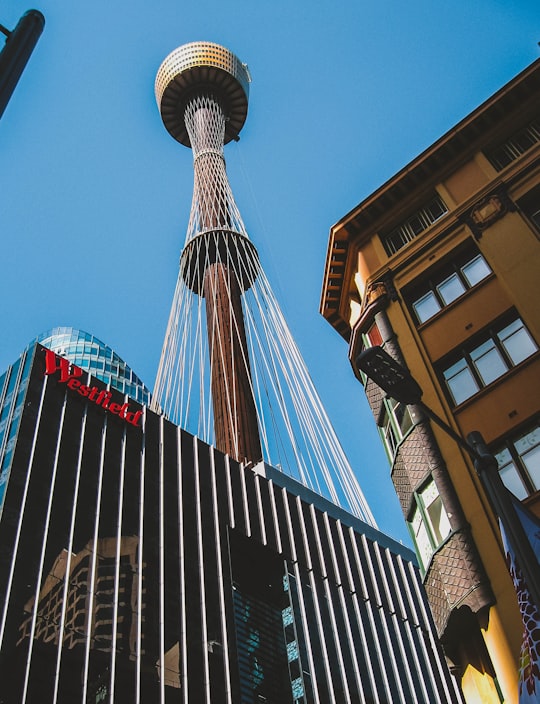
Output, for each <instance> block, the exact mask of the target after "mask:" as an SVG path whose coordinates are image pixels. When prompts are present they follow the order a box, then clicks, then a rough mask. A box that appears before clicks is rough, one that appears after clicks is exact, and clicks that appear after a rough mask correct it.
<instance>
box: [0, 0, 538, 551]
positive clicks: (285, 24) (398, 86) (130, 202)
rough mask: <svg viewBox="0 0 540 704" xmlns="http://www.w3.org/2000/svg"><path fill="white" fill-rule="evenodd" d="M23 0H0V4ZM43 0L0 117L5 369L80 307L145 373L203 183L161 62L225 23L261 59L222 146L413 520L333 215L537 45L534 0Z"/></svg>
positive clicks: (282, 282)
mask: <svg viewBox="0 0 540 704" xmlns="http://www.w3.org/2000/svg"><path fill="white" fill-rule="evenodd" d="M29 7H31V5H28V4H27V3H26V2H19V1H18V0H4V2H3V3H2V4H1V5H0V23H2V24H3V25H5V26H7V27H8V28H13V27H14V26H15V24H16V23H17V21H18V18H19V17H20V16H21V15H22V14H23V12H24V11H26V10H27V9H29ZM35 7H36V8H37V9H39V10H41V11H42V12H43V14H44V15H45V17H46V26H45V31H44V33H43V35H42V37H41V39H40V41H39V44H38V46H37V48H36V50H35V52H34V54H33V56H32V58H31V60H30V63H29V65H28V67H27V69H26V71H25V73H24V75H23V77H22V79H21V82H20V83H19V86H18V87H17V89H16V91H15V93H14V95H13V97H12V99H11V102H10V104H9V105H8V108H7V110H6V112H5V113H4V116H3V118H2V119H1V120H0V159H1V165H2V168H1V170H0V213H1V232H2V235H1V237H2V244H1V248H0V272H1V275H0V331H1V333H0V335H1V336H0V369H3V368H5V367H6V366H7V365H8V364H9V363H10V362H11V361H13V360H14V359H15V358H16V357H17V356H18V354H19V353H20V351H21V350H22V349H23V348H24V347H25V345H26V344H27V343H28V341H29V340H31V339H32V338H33V337H34V336H35V335H36V334H37V333H39V332H42V331H44V330H47V329H48V328H50V327H53V326H56V325H72V326H74V327H79V328H81V329H83V330H87V331H89V332H92V333H94V334H95V335H97V336H98V337H100V338H101V339H102V340H103V341H104V342H106V343H107V344H108V345H110V346H112V347H113V348H114V349H116V351H117V352H118V353H119V354H120V355H121V356H122V357H123V358H124V359H125V360H126V361H127V362H128V364H130V365H131V366H132V367H133V368H134V369H135V370H136V372H137V373H138V374H139V375H140V376H141V377H142V378H143V379H144V380H145V381H146V383H147V384H148V385H149V386H153V383H154V377H155V373H156V369H157V364H158V360H159V354H160V350H161V344H162V341H163V336H164V332H165V327H166V323H167V316H168V313H169V306H170V303H171V300H172V295H173V291H174V285H175V281H176V275H177V270H178V259H179V255H180V251H181V247H182V244H183V241H184V237H185V232H186V228H187V221H188V215H189V209H190V204H191V193H192V161H191V153H190V152H189V150H187V149H186V148H184V147H182V146H180V145H179V144H177V143H176V142H174V140H172V139H171V137H170V136H169V135H168V134H167V132H166V131H165V129H164V128H163V126H162V124H161V120H160V117H159V113H158V111H157V108H156V104H155V99H154V95H153V85H154V79H155V74H156V71H157V68H158V67H159V65H160V63H161V61H162V60H163V59H164V58H165V56H166V55H167V54H168V53H169V52H170V51H172V50H173V49H174V48H176V47H177V46H179V45H180V44H183V43H186V42H190V41H196V40H208V41H215V42H218V43H220V44H224V45H225V46H227V47H228V48H230V49H231V50H232V51H233V52H234V53H236V54H237V55H238V56H239V57H240V58H241V60H242V61H245V62H247V63H248V65H249V68H250V72H251V74H252V77H253V83H252V86H251V94H250V106H249V114H248V119H247V122H246V125H245V126H244V129H243V131H242V133H241V140H240V142H239V144H231V145H229V146H228V147H227V148H226V150H225V156H226V159H227V168H228V172H229V178H230V181H231V184H232V188H233V191H234V194H235V198H236V201H237V203H238V205H239V208H240V211H241V213H242V216H243V219H244V222H245V224H246V227H247V229H248V231H249V233H250V236H251V238H252V239H253V241H254V242H255V244H256V246H257V248H258V249H259V252H260V255H261V258H262V261H263V263H264V266H265V269H266V272H267V275H268V278H269V279H270V281H271V282H272V285H273V288H274V291H275V292H276V294H277V297H278V299H279V300H280V303H281V306H282V308H283V310H284V312H285V315H286V317H287V319H288V321H289V325H290V327H291V329H292V332H293V334H294V336H295V337H296V340H297V342H298V344H299V346H300V349H301V351H302V353H303V355H304V358H305V359H306V362H307V364H308V367H309V369H310V371H311V374H312V376H313V378H314V381H315V383H316V385H317V387H318V389H319V392H320V394H321V396H322V398H323V401H324V402H325V405H326V407H327V410H328V412H329V414H330V417H331V418H332V420H333V421H334V425H335V427H336V430H337V431H338V434H339V436H340V438H341V440H342V443H343V445H344V447H345V450H346V452H347V454H348V455H349V458H350V460H351V463H352V465H353V467H354V468H355V470H356V471H357V474H358V476H359V479H360V483H361V485H362V487H363V489H364V493H365V494H366V497H367V499H368V501H369V503H370V505H371V508H372V510H373V512H374V514H375V518H376V520H377V521H378V523H379V526H380V527H381V528H382V529H383V530H385V531H386V532H388V533H390V534H391V535H392V536H394V537H396V538H398V539H402V540H404V541H407V540H408V538H407V534H406V529H405V526H404V523H403V519H402V517H401V511H400V509H399V506H398V502H397V499H396V498H395V495H394V491H393V488H392V485H391V483H390V479H389V470H388V466H387V464H386V459H385V457H384V454H383V451H382V448H381V447H380V444H379V440H378V437H377V434H376V431H375V427H374V424H373V421H372V418H371V415H370V411H369V409H368V407H367V403H366V401H365V400H364V397H363V392H362V390H361V388H360V387H359V386H358V384H357V383H356V382H355V381H354V378H353V376H352V372H351V371H350V369H349V367H348V362H347V345H346V343H345V342H344V341H343V340H342V339H341V338H340V337H339V336H338V335H337V333H335V332H334V331H333V330H332V329H331V328H330V326H329V325H328V324H327V323H326V322H325V321H324V320H323V319H322V317H321V316H320V315H319V313H318V307H319V297H320V291H321V283H322V274H323V267H324V259H325V254H326V246H327V241H328V232H329V228H330V226H331V225H332V224H333V223H334V222H336V221H337V220H338V219H339V218H340V217H342V216H343V215H344V214H345V213H346V212H348V211H349V210H350V209H351V208H353V207H354V206H355V205H356V204H357V203H358V202H359V201H361V200H362V199H363V198H365V197H366V196H367V195H369V194H370V193H371V192H372V191H373V190H375V189H376V188H377V187H378V186H379V185H381V184H382V183H383V182H384V181H386V180H387V179H388V178H390V177H391V176H392V175H393V174H394V173H395V172H396V171H398V170H399V169H400V168H401V167H403V166H404V165H405V164H407V163H408V162H409V161H410V160H411V159H413V158H414V157H415V156H416V155H417V154H419V153H420V152H421V151H422V150H423V149H425V148H426V147H427V146H429V145H430V144H431V143H432V142H433V141H434V140H435V139H437V138H438V137H440V136H441V135H442V134H444V133H445V132H446V131H447V130H449V129H450V128H451V127H452V126H453V125H454V124H455V123H456V122H457V121H459V120H460V119H461V118H463V117H464V116H465V115H467V114H468V113H469V112H470V111H471V110H473V109H474V108H475V107H477V106H478V105H479V104H480V103H481V102H482V101H484V100H485V99H487V98H488V97H489V96H490V95H491V94H492V93H493V92H494V91H495V90H497V89H498V88H500V87H501V86H502V85H504V84H505V83H506V82H507V81H509V80H510V79H511V78H513V76H515V75H516V74H517V73H518V72H519V71H520V70H522V69H523V68H525V67H526V66H527V65H529V64H530V63H531V62H532V61H534V60H535V59H536V58H537V57H538V55H539V51H538V45H537V42H538V40H539V39H540V32H539V26H540V22H539V20H540V4H539V3H538V1H537V0H535V1H532V0H530V1H529V0H515V1H514V2H510V0H474V2H472V1H471V0H468V1H465V0H454V1H453V2H448V1H446V2H443V1H442V0H410V1H409V2H407V3H405V2H402V1H399V0H380V2H378V3H374V2H365V1H364V0H356V1H353V0H333V1H332V2H330V0H319V2H317V3H307V2H295V1H294V0H288V1H285V0H274V2H268V1H266V0H251V2H247V0H235V1H227V0H221V2H219V1H217V0H198V1H197V2H191V3H186V2H179V0H154V2H152V3H151V2H143V0H131V1H130V2H127V0H123V1H122V0H93V2H92V3H82V2H76V1H72V2H59V0H41V2H39V3H37V4H36V5H35ZM1 42H2V40H1V38H0V43H1Z"/></svg>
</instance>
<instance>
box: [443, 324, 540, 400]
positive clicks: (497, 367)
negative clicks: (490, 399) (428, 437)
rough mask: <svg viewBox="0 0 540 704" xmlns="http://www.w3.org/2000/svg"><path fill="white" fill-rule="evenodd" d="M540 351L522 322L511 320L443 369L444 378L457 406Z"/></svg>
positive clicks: (489, 333)
mask: <svg viewBox="0 0 540 704" xmlns="http://www.w3.org/2000/svg"><path fill="white" fill-rule="evenodd" d="M537 350H538V346H537V344H536V342H535V341H534V340H533V338H532V337H531V334H530V333H529V331H528V330H527V328H526V327H525V325H524V324H523V321H522V320H521V318H514V319H513V320H511V321H510V322H508V319H506V321H505V322H504V323H502V324H501V325H500V327H494V328H493V329H491V330H489V332H488V333H487V334H486V337H485V339H484V340H483V341H481V342H480V344H478V343H476V344H475V345H474V346H471V347H470V348H468V349H464V350H461V354H460V355H459V357H457V358H454V360H453V361H452V363H451V364H449V365H448V366H445V367H444V368H443V369H442V376H443V378H444V381H445V383H446V386H447V388H448V390H449V392H450V395H451V397H452V399H453V401H454V403H455V404H456V405H459V404H460V403H462V402H463V401H466V400H467V399H468V398H470V397H471V396H474V394H476V393H477V392H478V391H479V390H480V389H482V388H484V387H485V386H488V385H489V384H491V383H492V382H493V381H495V380H496V379H498V378H499V377H501V376H502V375H503V374H505V373H506V372H507V371H508V370H509V369H511V368H512V367H515V366H516V365H518V364H519V363H520V362H523V361H524V360H525V359H527V358H528V357H530V356H531V355H532V354H534V353H535V352H536V351H537Z"/></svg>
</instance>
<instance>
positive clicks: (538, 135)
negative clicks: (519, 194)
mask: <svg viewBox="0 0 540 704" xmlns="http://www.w3.org/2000/svg"><path fill="white" fill-rule="evenodd" d="M537 142H540V120H533V121H532V122H531V123H530V124H528V125H526V126H525V127H522V128H521V129H520V130H518V131H517V132H514V134H512V135H511V136H510V137H508V138H507V139H506V140H505V141H504V142H502V143H500V144H497V145H495V146H494V147H491V148H489V149H486V151H485V155H486V156H487V158H488V160H489V161H490V163H491V165H492V166H493V168H494V169H495V170H496V171H502V169H504V167H505V166H508V164H511V163H512V162H513V161H515V159H517V158H518V157H520V156H521V155H522V154H525V152H526V151H528V150H529V149H530V148H531V147H533V146H534V145H535V144H536V143H537Z"/></svg>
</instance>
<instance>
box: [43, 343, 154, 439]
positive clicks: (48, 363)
mask: <svg viewBox="0 0 540 704" xmlns="http://www.w3.org/2000/svg"><path fill="white" fill-rule="evenodd" d="M56 372H60V375H59V377H58V383H59V384H66V386H67V387H68V388H69V389H71V390H72V391H76V392H77V393H78V394H79V395H80V396H83V397H84V398H86V399H88V401H91V402H92V403H94V404H95V405H96V406H101V408H103V409H105V410H106V411H108V412H109V413H112V414H113V416H118V417H119V418H122V420H124V421H125V422H126V423H129V424H130V425H135V426H137V427H140V424H141V417H142V414H143V412H142V411H130V410H129V404H127V403H111V399H112V391H107V390H104V389H101V390H100V389H98V388H97V386H85V385H84V384H83V383H81V378H80V377H82V376H83V374H84V372H83V370H82V369H81V368H80V367H77V366H76V365H75V364H71V362H70V361H69V360H67V359H65V358H64V357H59V356H58V355H57V354H55V353H54V352H53V351H52V350H47V349H46V350H45V376H50V375H52V374H55V373H56Z"/></svg>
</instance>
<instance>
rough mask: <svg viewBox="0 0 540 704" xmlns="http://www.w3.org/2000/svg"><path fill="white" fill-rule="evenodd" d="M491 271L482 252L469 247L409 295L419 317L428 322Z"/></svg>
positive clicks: (419, 319) (421, 321) (421, 320)
mask: <svg viewBox="0 0 540 704" xmlns="http://www.w3.org/2000/svg"><path fill="white" fill-rule="evenodd" d="M491 273H492V272H491V269H490V268H489V266H488V264H487V262H486V260H485V259H484V257H483V256H482V255H481V254H479V253H476V252H475V253H471V252H470V251H469V252H468V253H467V254H462V255H460V256H459V257H458V258H457V259H456V260H455V261H453V262H452V263H450V264H448V265H447V266H446V267H445V268H444V269H439V270H438V271H437V272H436V273H435V275H433V276H432V277H431V278H430V279H429V280H428V281H426V282H424V284H423V286H421V287H420V288H416V289H415V292H414V293H413V294H412V295H411V296H410V297H409V298H410V300H411V307H412V309H413V311H414V313H415V315H416V317H417V319H418V321H419V322H420V323H425V322H426V320H429V319H430V318H432V317H433V316H434V315H435V314H436V313H438V312H439V311H440V310H441V309H442V308H444V307H445V306H447V305H449V304H450V303H453V301H455V300H456V299H458V298H459V297H460V296H462V295H463V294H464V293H465V292H466V291H467V290H468V289H470V288H472V287H473V286H476V284H478V283H480V281H483V280H484V279H485V278H487V277H488V276H489V275H490V274H491Z"/></svg>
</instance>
